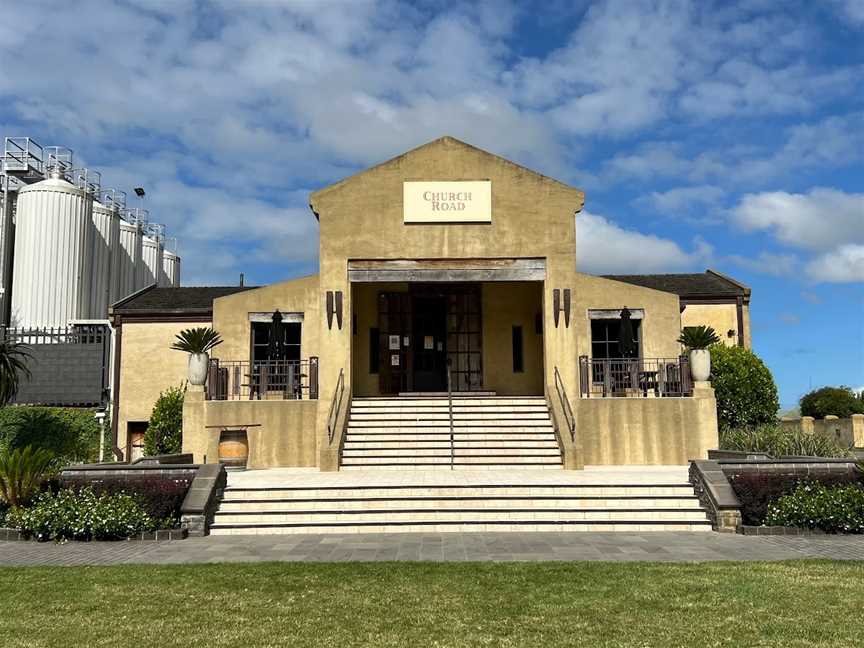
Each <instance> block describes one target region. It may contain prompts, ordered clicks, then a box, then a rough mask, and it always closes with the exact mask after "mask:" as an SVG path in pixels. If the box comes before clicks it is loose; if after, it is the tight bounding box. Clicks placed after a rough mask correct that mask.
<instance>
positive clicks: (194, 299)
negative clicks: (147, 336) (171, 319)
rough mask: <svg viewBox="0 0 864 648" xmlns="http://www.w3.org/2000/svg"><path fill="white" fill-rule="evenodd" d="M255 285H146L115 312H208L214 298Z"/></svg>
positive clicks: (200, 313) (211, 309) (126, 313)
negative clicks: (176, 286)
mask: <svg viewBox="0 0 864 648" xmlns="http://www.w3.org/2000/svg"><path fill="white" fill-rule="evenodd" d="M252 288H254V286H183V287H178V288H174V287H160V286H157V285H156V284H153V285H151V286H147V287H146V288H144V289H142V290H139V291H138V292H136V293H133V294H131V295H129V296H128V297H126V298H125V299H123V300H121V301H119V302H117V303H116V304H114V306H113V307H112V308H111V313H112V315H123V316H128V315H156V314H169V315H197V316H201V315H208V314H212V312H213V300H214V299H216V298H218V297H224V296H226V295H233V294H234V293H238V292H242V291H244V290H251V289H252Z"/></svg>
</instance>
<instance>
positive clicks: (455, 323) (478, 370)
mask: <svg viewBox="0 0 864 648" xmlns="http://www.w3.org/2000/svg"><path fill="white" fill-rule="evenodd" d="M480 304H481V301H480V287H479V286H474V285H468V286H460V287H458V288H456V287H454V289H453V290H452V291H451V292H450V294H448V295H447V358H448V360H449V363H450V376H451V381H452V383H451V384H452V387H453V391H471V390H480V389H482V388H483V320H482V313H481V308H480Z"/></svg>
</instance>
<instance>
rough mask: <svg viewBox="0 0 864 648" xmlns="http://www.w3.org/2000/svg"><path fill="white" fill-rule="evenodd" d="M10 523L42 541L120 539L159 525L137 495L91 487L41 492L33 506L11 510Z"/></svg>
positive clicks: (7, 520) (11, 525)
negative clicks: (106, 491) (102, 490)
mask: <svg viewBox="0 0 864 648" xmlns="http://www.w3.org/2000/svg"><path fill="white" fill-rule="evenodd" d="M6 524H7V525H8V526H9V527H11V528H15V529H18V530H19V531H21V532H22V533H24V534H25V535H29V536H32V537H34V538H36V539H37V540H42V541H45V540H58V541H60V540H119V539H123V538H129V537H131V536H134V535H136V534H138V533H140V532H142V531H150V530H153V529H154V528H156V526H157V524H156V522H155V521H154V520H153V518H151V517H150V516H149V515H147V513H146V512H145V511H144V509H143V508H141V505H140V504H139V503H138V501H137V500H136V499H135V498H134V497H133V496H131V495H128V494H126V493H115V494H108V493H103V494H100V495H97V494H96V493H94V492H93V490H92V489H91V488H82V489H80V490H77V491H76V490H73V489H64V490H61V491H59V492H58V493H57V494H53V493H51V492H44V493H41V494H40V495H38V496H37V497H36V499H35V500H34V501H33V503H32V505H30V506H28V507H26V508H19V509H13V510H11V511H9V513H8V514H7V516H6Z"/></svg>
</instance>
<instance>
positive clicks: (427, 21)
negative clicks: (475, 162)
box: [0, 0, 864, 281]
mask: <svg viewBox="0 0 864 648" xmlns="http://www.w3.org/2000/svg"><path fill="white" fill-rule="evenodd" d="M7 4H9V7H4V10H5V11H4V14H3V18H4V20H3V21H2V22H0V58H2V60H4V61H6V62H9V61H19V62H21V63H20V64H17V65H15V64H8V65H3V66H0V98H2V100H3V105H4V107H5V110H4V111H3V116H2V120H3V123H2V124H0V126H2V132H0V135H2V134H19V133H23V134H32V135H33V136H36V137H37V139H41V140H43V142H42V143H43V144H53V143H57V144H66V145H69V146H71V147H73V148H74V149H76V153H77V154H79V155H80V154H83V155H80V157H81V159H82V160H84V161H85V162H86V163H89V164H93V165H94V166H97V167H100V168H101V169H102V170H103V171H104V172H105V173H104V179H105V182H106V185H109V186H112V185H120V186H123V187H129V186H134V185H140V184H145V185H146V186H147V188H148V200H151V206H152V207H153V209H154V212H155V213H154V217H155V219H156V220H158V221H165V222H167V224H168V226H169V229H170V230H171V231H173V232H174V233H175V234H178V235H179V236H180V238H181V252H182V253H183V255H184V262H185V263H184V273H185V274H186V276H187V277H190V276H191V277H195V278H199V279H200V280H204V279H206V278H207V277H210V280H211V281H218V280H221V279H219V277H223V276H224V277H228V276H234V275H236V272H237V271H238V269H240V268H244V269H245V265H246V264H247V263H249V260H250V259H252V260H263V261H262V262H265V263H271V264H277V263H279V262H282V263H284V264H288V263H292V262H294V263H314V250H315V249H317V246H316V245H315V244H314V240H315V236H316V234H315V224H314V221H313V220H311V219H310V218H309V217H308V215H307V214H306V205H305V203H306V194H305V192H299V191H296V189H297V188H298V187H319V186H321V185H323V184H326V183H328V182H330V181H332V180H334V179H337V178H339V177H342V176H345V175H348V174H350V173H353V172H354V171H357V170H358V169H359V168H361V167H363V166H367V165H369V164H373V163H376V162H379V161H381V160H384V159H386V158H388V157H390V156H391V155H395V154H398V153H401V152H403V151H405V150H407V149H409V148H412V147H414V146H416V145H418V144H421V143H423V142H425V141H428V140H431V139H434V138H436V137H439V136H441V135H444V134H451V135H454V136H456V137H460V138H462V139H465V140H467V141H470V142H471V143H473V144H476V145H478V146H481V147H483V148H487V149H490V150H492V151H494V152H496V153H499V154H502V155H504V156H507V157H511V158H513V159H515V160H516V161H518V162H520V163H523V164H527V165H529V166H531V167H533V168H536V169H538V170H540V171H542V172H546V173H550V174H552V175H555V176H557V177H560V178H561V179H562V180H565V181H568V180H571V179H572V178H573V177H578V178H585V179H586V181H596V182H598V183H600V182H603V180H602V177H601V178H599V179H598V174H600V172H601V171H602V172H603V174H605V175H606V176H607V177H608V178H612V179H613V180H621V179H630V178H637V179H642V180H647V179H650V178H655V177H658V176H661V177H675V178H676V184H687V183H690V184H697V185H700V186H701V187H702V192H703V193H702V195H701V196H699V195H697V192H698V191H699V188H698V187H694V188H690V193H689V194H688V193H687V191H686V190H681V191H679V192H678V193H677V194H676V193H675V192H676V191H678V190H675V189H673V190H671V191H668V192H664V193H657V194H656V195H652V200H654V201H656V204H657V205H658V209H660V210H661V211H666V212H669V211H673V210H676V209H677V208H680V209H684V208H685V207H686V206H687V205H689V207H690V208H700V207H702V206H708V205H710V204H711V200H712V199H714V198H719V197H720V196H719V194H718V191H719V189H712V188H710V187H711V186H716V187H721V188H725V185H724V183H727V182H728V183H732V182H735V183H742V182H747V183H752V182H756V181H764V179H765V178H774V177H776V176H777V175H779V174H783V173H788V172H790V171H792V170H796V169H802V168H807V167H815V166H819V167H824V166H827V165H830V164H836V163H839V162H838V161H840V162H842V161H849V160H857V159H860V157H861V151H862V150H864V127H862V123H864V116H862V115H859V116H858V117H857V118H856V119H845V118H832V119H833V121H831V120H827V121H825V122H824V123H821V122H820V123H817V124H816V125H812V126H810V125H803V126H800V127H799V128H798V130H795V129H792V130H790V132H789V136H788V141H787V142H785V143H784V144H782V145H781V147H780V150H779V152H778V153H777V154H776V155H775V154H774V153H772V152H770V151H768V152H766V151H765V150H757V151H753V150H751V149H745V148H742V147H740V146H738V147H736V146H734V143H733V145H730V146H727V145H725V143H724V146H723V149H722V151H721V150H718V149H712V148H711V144H703V143H700V144H699V145H698V151H697V152H696V153H692V152H691V151H692V148H689V147H687V146H684V145H683V144H676V143H674V142H673V143H671V144H670V143H668V142H665V141H660V142H650V141H649V142H648V143H643V144H640V145H637V146H636V147H635V148H632V149H631V150H629V151H627V152H625V153H622V154H620V155H615V154H614V151H616V149H617V146H618V145H620V146H621V148H622V149H623V148H624V147H625V146H631V144H630V139H628V138H635V139H637V140H638V141H640V142H645V139H646V138H651V139H654V138H656V139H661V140H662V139H667V138H668V139H670V140H672V139H673V138H674V137H675V129H676V127H677V128H680V127H681V126H682V125H683V126H685V127H686V126H687V125H689V124H692V123H693V122H694V121H698V122H704V121H705V120H706V119H714V117H715V116H717V115H724V120H723V121H722V122H719V121H718V122H717V123H718V124H720V125H722V126H724V127H725V126H726V124H727V123H728V121H730V120H729V119H728V117H726V116H730V111H732V113H731V116H732V117H735V116H739V115H746V116H748V117H753V116H757V115H766V114H776V113H782V114H787V113H789V112H790V111H791V112H799V113H800V112H802V111H805V112H806V111H811V110H814V109H816V108H820V107H823V106H826V105H830V102H831V101H833V100H834V99H836V97H838V96H846V95H848V94H850V93H854V92H855V91H856V89H858V87H859V86H857V85H856V83H858V82H856V81H855V78H854V75H855V74H858V75H859V76H860V68H855V67H851V66H849V65H836V66H834V68H832V69H825V68H823V67H821V66H820V65H817V64H816V63H812V62H808V61H810V60H811V59H810V57H809V50H810V49H811V48H813V46H814V42H815V39H814V36H813V33H812V29H811V27H810V25H809V24H807V23H806V22H805V21H803V20H801V19H797V18H793V17H789V16H785V15H783V13H784V12H780V11H763V9H764V7H762V8H756V9H753V8H752V3H748V4H747V5H746V6H745V5H738V4H734V5H732V4H731V3H721V4H720V5H719V6H716V7H712V9H711V10H710V11H706V10H705V9H704V7H703V6H702V4H701V3H699V2H695V1H687V0H671V1H654V0H604V1H598V2H594V3H592V4H590V6H588V7H587V9H583V8H581V7H580V8H578V9H577V10H576V12H575V14H576V15H579V14H584V15H581V16H580V18H581V20H580V22H579V24H578V25H577V26H576V27H575V28H574V29H573V31H572V33H569V34H566V33H561V32H560V31H558V32H556V33H557V34H558V36H556V38H560V43H561V45H560V47H557V49H554V50H552V51H548V52H543V51H542V50H543V47H544V46H546V44H545V43H542V42H532V43H530V44H529V43H527V41H522V40H521V39H519V38H517V37H516V36H517V35H518V34H517V28H518V27H519V26H520V22H519V21H520V20H527V18H526V16H528V15H529V14H528V12H527V11H526V10H525V9H524V8H521V7H520V6H519V5H518V4H517V3H513V2H509V1H505V0H499V1H497V2H494V3H493V2H487V3H469V2H461V3H434V2H433V3H408V2H393V1H391V0H379V1H374V0H368V1H361V0H357V1H356V2H353V1H352V2H332V3H322V2H320V1H316V0H296V1H294V2H284V1H281V0H248V1H246V2H241V3H238V2H232V1H230V0H212V1H211V2H209V3H175V2H163V1H159V2H153V1H150V0H122V1H120V0H118V1H109V0H79V1H78V2H76V3H68V2H62V1H60V0H33V1H32V2H17V3H7ZM572 4H573V3H567V2H565V3H561V5H562V6H563V7H565V10H566V11H573V7H572V6H571V5H572ZM849 6H850V7H854V6H855V5H853V4H851V2H850V3H849ZM751 9H752V10H751ZM847 13H848V12H847ZM852 15H854V13H853V14H852ZM533 18H537V20H540V21H542V20H549V14H544V15H543V16H540V17H536V16H534V17H533ZM537 24H540V23H537ZM544 27H545V25H544ZM556 27H557V25H556ZM551 31H553V30H550V32H551ZM46 39H48V40H50V42H51V46H50V47H41V46H34V45H33V44H34V43H44V42H46ZM534 40H535V41H539V40H540V39H534ZM529 45H530V47H532V48H533V49H526V47H528V46H529ZM526 51H527V52H529V53H528V54H526V53H525V52H526ZM57 52H62V55H59V59H58V54H57ZM812 60H816V57H813V58H812ZM25 61H26V64H24V63H23V62H25ZM70 70H72V71H74V73H70ZM711 84H715V85H711ZM717 84H719V85H717ZM706 104H708V105H707V107H706ZM7 127H8V128H7ZM648 129H651V130H650V131H649V130H648ZM596 142H602V143H603V144H612V145H613V146H612V147H610V148H603V150H602V153H601V154H602V157H598V158H591V157H589V156H588V155H587V154H586V153H587V152H588V151H590V150H591V147H592V146H593V145H594V144H595V143H596ZM625 150H626V149H625ZM610 155H612V156H613V157H612V160H611V161H610V162H609V163H608V164H606V165H604V164H603V162H602V161H600V162H598V161H597V160H602V159H606V158H608V156H610ZM85 158H86V159H85ZM582 161H585V164H582V163H581V162H582ZM577 163H579V164H578V167H579V168H580V171H578V172H577V171H575V170H574V169H575V168H576V166H577ZM589 164H593V165H594V166H589ZM595 172H596V173H595ZM748 186H751V187H752V186H753V185H752V184H748ZM589 199H590V195H589ZM675 205H677V206H678V207H677V208H676V207H675ZM595 218H598V219H601V220H602V218H601V217H599V216H598V217H595ZM582 220H583V223H584V222H586V221H587V220H588V218H586V217H583V219H582ZM237 222H239V223H241V225H236V224H235V223H237ZM606 223H607V230H606V231H607V233H608V228H612V229H613V230H614V229H617V230H618V231H619V232H623V233H624V234H627V235H630V236H645V237H646V238H644V239H636V240H637V242H643V243H645V244H646V245H649V247H650V249H652V250H655V251H656V259H655V261H651V260H646V261H645V267H660V265H662V266H663V267H664V268H673V269H674V268H683V267H687V265H688V263H689V261H688V259H691V260H692V258H693V257H694V255H697V256H698V254H699V252H698V249H697V250H695V251H691V252H687V251H685V250H683V249H682V248H681V247H680V246H679V245H677V244H675V243H674V242H673V241H669V240H667V239H661V238H658V237H651V236H647V235H641V234H639V233H638V232H632V231H630V230H624V229H621V228H617V226H615V225H614V224H611V223H608V222H606ZM602 229H603V228H602V227H600V226H599V225H598V224H597V223H596V222H595V231H597V230H602ZM618 238H620V236H619V237H618ZM664 245H665V246H666V247H664ZM238 246H240V247H242V248H243V249H242V250H239V249H238ZM668 246H672V247H671V248H670V247H668ZM310 250H312V252H311V253H310V252H309V251H310ZM210 251H212V254H211V253H209V252H210ZM664 254H665V255H667V256H666V258H665V259H663V260H662V261H661V257H663V255H664ZM310 255H311V256H310ZM658 264H659V265H658ZM217 267H218V268H220V269H219V271H218V272H216V271H215V270H214V269H215V268H217ZM624 269H626V270H633V271H637V269H634V268H633V266H632V264H631V265H630V266H628V267H626V268H624ZM211 271H212V272H213V274H212V275H211V274H210V273H211Z"/></svg>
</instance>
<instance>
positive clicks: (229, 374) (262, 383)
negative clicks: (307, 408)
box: [207, 356, 318, 400]
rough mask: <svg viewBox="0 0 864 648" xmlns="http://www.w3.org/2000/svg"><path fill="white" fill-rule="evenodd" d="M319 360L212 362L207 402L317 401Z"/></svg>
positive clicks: (216, 360)
mask: <svg viewBox="0 0 864 648" xmlns="http://www.w3.org/2000/svg"><path fill="white" fill-rule="evenodd" d="M317 398H318V358H317V357H315V356H313V357H310V358H309V359H308V360H262V361H252V362H249V361H245V360H218V359H216V358H213V359H211V360H210V369H209V374H208V377H207V399H208V400H304V399H309V400H316V399H317Z"/></svg>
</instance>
